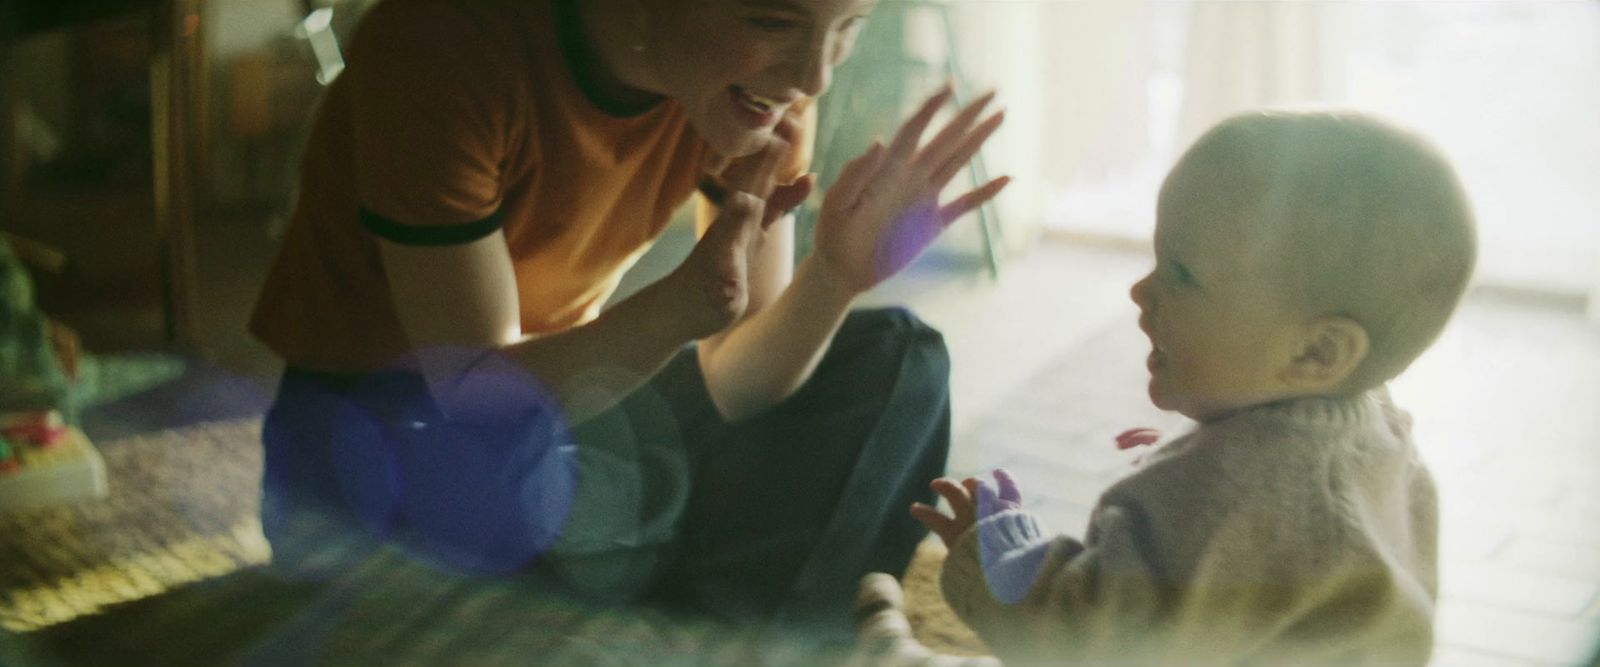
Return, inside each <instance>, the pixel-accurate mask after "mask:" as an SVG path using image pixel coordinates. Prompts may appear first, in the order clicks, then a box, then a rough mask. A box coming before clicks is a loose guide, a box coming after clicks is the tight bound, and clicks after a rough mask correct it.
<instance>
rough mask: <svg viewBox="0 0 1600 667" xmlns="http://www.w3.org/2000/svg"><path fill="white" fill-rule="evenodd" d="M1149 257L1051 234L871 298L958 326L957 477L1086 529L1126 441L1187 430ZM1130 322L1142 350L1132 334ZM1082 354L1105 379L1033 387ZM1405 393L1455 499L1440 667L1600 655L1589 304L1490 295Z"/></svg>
mask: <svg viewBox="0 0 1600 667" xmlns="http://www.w3.org/2000/svg"><path fill="white" fill-rule="evenodd" d="M1148 261H1149V260H1148V259H1147V258H1145V257H1143V256H1140V255H1137V254H1125V253H1117V252H1111V251H1107V250H1103V249H1102V250H1096V249H1090V248H1085V247H1078V246H1072V245H1067V244H1063V243H1060V242H1054V243H1045V244H1043V245H1041V246H1040V247H1039V248H1038V249H1037V250H1034V251H1032V252H1030V253H1028V254H1027V255H1025V256H1022V257H1014V258H1011V259H1010V260H1008V262H1007V263H1006V264H1005V265H1004V267H1003V269H1004V270H1003V273H1002V276H1001V278H1000V279H999V280H997V281H996V280H990V279H989V278H988V277H987V276H986V275H984V274H983V273H982V272H981V271H979V270H976V269H974V268H970V267H969V268H966V269H964V270H957V271H952V270H948V269H941V268H938V262H937V261H929V262H923V263H922V264H919V265H918V266H916V267H913V268H914V269H915V270H913V271H911V272H909V273H908V274H907V275H906V276H904V277H903V278H897V279H896V280H894V281H892V282H891V283H889V284H887V285H885V286H884V288H882V289H880V290H879V291H877V292H876V293H874V294H873V295H870V298H868V299H867V300H866V303H869V304H870V303H891V302H901V303H907V304H910V305H911V306H912V307H913V308H914V310H915V311H916V312H917V313H918V314H919V315H921V316H922V317H923V319H925V320H927V321H928V322H930V323H932V324H933V325H935V326H936V327H939V328H940V329H941V330H942V331H944V333H945V336H946V341H947V343H948V344H949V346H950V349H951V356H952V360H953V361H952V363H953V368H952V393H953V396H954V401H955V408H954V410H955V412H954V415H955V416H954V419H955V433H956V441H955V445H954V451H953V452H952V455H951V465H950V467H951V470H952V472H954V473H957V474H966V473H970V472H976V471H979V470H986V469H988V468H991V467H993V466H995V465H1006V466H1008V467H1010V468H1012V469H1013V470H1019V469H1020V470H1022V471H1023V472H1022V475H1023V476H1024V477H1025V479H1024V481H1026V478H1027V477H1035V478H1038V479H1040V480H1045V479H1049V480H1052V481H1053V482H1055V483H1053V484H1051V485H1049V487H1048V488H1049V489H1051V491H1050V492H1048V493H1044V494H1042V495H1039V497H1038V499H1037V501H1036V504H1037V506H1038V507H1039V509H1041V510H1042V511H1044V512H1045V513H1047V514H1048V515H1049V517H1050V518H1051V519H1052V524H1053V525H1055V526H1057V527H1059V528H1061V529H1063V530H1075V529H1078V528H1079V527H1081V526H1082V522H1083V520H1084V518H1085V517H1086V516H1087V511H1088V508H1089V506H1090V505H1092V503H1093V502H1094V499H1095V496H1096V495H1097V493H1098V490H1099V489H1101V488H1103V487H1104V486H1105V484H1106V483H1108V482H1109V481H1110V480H1111V479H1114V478H1115V477H1116V476H1117V475H1119V474H1120V470H1121V469H1122V462H1123V458H1121V454H1120V453H1118V452H1116V451H1115V450H1114V449H1113V448H1112V447H1111V445H1110V440H1109V438H1110V436H1111V435H1112V434H1114V433H1116V432H1117V431H1119V430H1121V428H1125V427H1128V426H1134V425H1146V424H1147V425H1156V426H1162V427H1167V428H1172V427H1177V426H1181V419H1176V418H1173V417H1171V416H1163V415H1161V414H1160V413H1157V412H1154V411H1153V409H1150V408H1148V407H1147V406H1146V405H1145V404H1144V397H1143V391H1142V384H1143V377H1142V373H1143V368H1142V355H1143V354H1144V352H1143V345H1144V343H1143V338H1142V336H1141V335H1140V334H1139V333H1138V330H1137V329H1136V327H1135V325H1134V321H1135V320H1134V318H1135V312H1136V311H1135V309H1134V307H1133V306H1132V304H1131V303H1129V302H1128V299H1127V288H1128V286H1129V285H1131V284H1132V283H1133V281H1134V280H1135V279H1136V278H1137V277H1139V276H1140V275H1142V273H1143V272H1144V271H1145V270H1146V268H1147V265H1148ZM1118 327H1121V328H1122V330H1125V331H1126V332H1127V335H1128V336H1129V337H1133V338H1134V339H1135V341H1134V342H1135V344H1124V343H1122V342H1118V341H1120V340H1121V339H1120V337H1119V336H1117V335H1116V333H1115V332H1116V331H1117V328H1118ZM1130 350H1133V352H1131V353H1130ZM1095 355H1122V356H1129V357H1131V358H1129V359H1127V360H1126V361H1125V362H1124V360H1122V359H1120V358H1119V359H1115V360H1110V361H1108V360H1106V359H1103V358H1096V357H1095ZM1072 358H1079V359H1086V360H1087V359H1094V360H1095V361H1096V363H1095V364H1093V368H1095V369H1098V370H1100V371H1102V372H1100V373H1098V374H1097V375H1098V376H1096V377H1061V378H1050V379H1048V380H1043V381H1038V382H1033V383H1029V386H1030V387H1032V388H1033V389H1032V390H1031V391H1023V392H1019V391H1017V389H1018V387H1020V386H1021V385H1022V384H1023V383H1024V382H1025V381H1026V380H1028V379H1030V378H1033V377H1034V376H1035V374H1037V373H1039V372H1040V371H1041V370H1045V369H1047V368H1050V367H1061V366H1062V361H1061V360H1063V359H1066V360H1067V361H1066V365H1067V367H1069V368H1070V367H1071V366H1072V361H1071V359H1072ZM1107 368H1112V369H1117V370H1115V372H1113V373H1105V372H1103V371H1105V369H1107ZM1064 375H1072V374H1071V373H1066V374H1064ZM1040 387H1044V389H1043V390H1042V391H1041V390H1040V389H1039V388H1040ZM1392 389H1393V392H1394V395H1395V398H1396V401H1397V402H1399V403H1400V404H1401V405H1402V407H1405V408H1406V409H1407V410H1409V411H1410V412H1411V413H1412V415H1413V417H1414V418H1415V433H1416V436H1417V439H1418V442H1419V446H1420V448H1421V449H1422V452H1423V456H1424V457H1425V459H1426V460H1427V461H1428V463H1429V465H1430V467H1431V468H1432V470H1433V472H1434V474H1435V476H1436V477H1437V479H1438V484H1439V489H1440V498H1441V500H1440V505H1441V513H1442V525H1441V556H1440V561H1441V562H1440V570H1441V588H1442V595H1441V600H1440V604H1439V609H1438V616H1437V619H1436V630H1437V638H1438V649H1437V651H1436V655H1435V658H1434V661H1433V664H1434V665H1438V666H1441V667H1455V666H1458V665H1460V666H1463V667H1465V666H1472V665H1515V666H1530V667H1532V666H1538V667H1543V666H1547V665H1581V664H1589V662H1588V661H1589V660H1590V659H1591V657H1592V656H1593V654H1594V652H1595V651H1596V649H1597V647H1600V328H1596V327H1595V326H1594V325H1592V324H1588V323H1586V322H1585V321H1584V318H1583V317H1582V316H1581V315H1580V314H1578V313H1575V312H1569V311H1563V310H1560V309H1555V308H1552V307H1550V306H1540V305H1529V304H1523V303H1518V302H1516V301H1515V300H1513V299H1510V298H1507V297H1497V296H1494V295H1492V294H1486V293H1475V294H1474V295H1473V296H1471V297H1469V298H1468V300H1467V302H1466V303H1465V304H1464V305H1463V307H1462V309H1461V311H1460V313H1459V314H1458V316H1457V318H1456V319H1455V320H1454V321H1453V323H1452V324H1451V325H1450V327H1449V328H1448V329H1447V330H1446V331H1445V333H1444V334H1443V335H1442V336H1441V338H1440V340H1439V341H1438V343H1437V344H1436V345H1435V346H1434V347H1433V348H1432V349H1431V350H1430V351H1429V352H1428V353H1427V354H1425V355H1424V356H1423V357H1422V358H1421V359H1419V360H1418V361H1417V363H1416V364H1415V365H1414V366H1413V367H1412V368H1411V369H1410V370H1409V371H1408V372H1407V373H1406V374H1405V375H1404V376H1402V377H1401V378H1400V379H1399V380H1398V381H1396V382H1395V383H1394V384H1393V387H1392ZM1041 394H1042V395H1041ZM1034 401H1044V402H1046V403H1050V402H1056V403H1060V404H1065V405H1070V406H1073V409H1061V410H1055V411H1052V410H1050V409H1040V406H1038V405H1033V404H1032V402H1034ZM1085 402H1090V403H1092V405H1089V406H1088V407H1085ZM1127 403H1138V404H1139V405H1138V406H1134V407H1130V406H1128V405H1126V404H1127ZM1102 408H1103V409H1102ZM1041 415H1043V416H1042V417H1041ZM1085 415H1090V417H1085ZM1094 415H1106V416H1107V417H1106V419H1096V418H1094V417H1093V416H1094ZM1135 422H1136V423H1135ZM1035 486H1038V485H1035Z"/></svg>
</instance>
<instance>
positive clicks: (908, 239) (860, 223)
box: [816, 84, 1011, 293]
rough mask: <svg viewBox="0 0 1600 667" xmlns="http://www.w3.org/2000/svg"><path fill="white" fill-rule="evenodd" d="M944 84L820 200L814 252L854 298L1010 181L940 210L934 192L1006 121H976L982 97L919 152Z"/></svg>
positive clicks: (945, 94)
mask: <svg viewBox="0 0 1600 667" xmlns="http://www.w3.org/2000/svg"><path fill="white" fill-rule="evenodd" d="M951 94H952V91H951V88H950V86H949V85H948V84H947V85H946V86H945V87H944V88H942V89H940V90H939V92H937V93H934V94H933V96H931V97H929V98H928V100H927V101H926V102H924V103H923V104H922V107H921V108H919V109H918V110H917V112H916V113H915V114H913V115H912V116H911V117H910V118H909V119H907V120H906V122H905V124H903V125H901V126H900V129H899V131H898V132H896V133H895V136H894V139H893V141H891V142H890V143H889V145H888V146H884V145H883V144H882V143H880V142H874V143H873V145H872V146H871V147H870V148H868V149H867V151H866V152H865V153H863V154H862V155H861V156H860V157H857V158H856V159H854V160H852V161H850V163H849V164H846V165H845V167H844V169H843V170H841V171H840V173H839V178H838V180H837V181H836V182H835V183H834V184H833V186H832V187H830V188H829V189H828V192H827V194H826V195H825V196H824V198H823V201H822V213H821V217H820V219H819V220H818V222H817V230H816V252H817V256H818V258H819V259H820V260H822V262H823V263H824V264H825V266H827V268H828V269H829V270H830V271H831V272H832V273H833V274H834V275H835V276H836V277H838V278H839V279H841V280H842V281H843V283H844V284H845V285H846V286H847V287H849V288H850V289H852V290H853V291H855V292H857V293H859V292H864V291H866V290H868V289H870V288H872V287H873V286H874V285H877V284H878V283H879V282H882V281H883V280H884V279H886V278H888V277H890V276H892V275H894V274H895V273H897V272H899V271H900V269H902V268H905V266H906V265H907V264H910V263H911V260H913V259H915V258H916V257H917V255H918V254H920V253H921V252H922V251H923V249H925V248H927V247H928V245H929V244H931V243H933V241H934V239H936V238H938V236H939V233H940V232H943V231H944V229H945V227H947V226H949V225H950V223H951V222H954V221H955V220H956V219H957V218H960V217H961V216H962V215H965V214H966V213H967V212H969V211H971V210H973V209H974V208H977V207H978V206H980V205H982V204H983V203H984V202H986V201H989V200H990V199H993V198H994V196H995V195H997V194H999V193H1000V190H1001V189H1003V188H1004V187H1005V186H1006V184H1007V183H1009V182H1010V180H1011V179H1010V177H1009V176H1002V177H1000V178H996V179H994V180H992V181H989V182H988V183H985V184H983V185H981V186H979V187H978V188H976V189H974V190H971V191H969V192H967V193H966V194H964V195H962V196H960V197H957V198H956V199H955V200H953V201H951V202H950V203H948V204H945V205H943V206H940V205H939V193H940V191H941V190H943V189H944V187H945V185H947V184H949V183H950V180H951V179H952V178H954V177H955V175H956V174H957V173H959V172H960V171H961V169H962V167H965V166H966V164H967V162H968V161H970V160H971V159H972V156H973V155H976V154H977V152H978V149H979V148H980V147H982V146H983V144H984V142H985V141H987V140H988V139H989V137H990V136H991V135H993V134H994V131H995V129H996V128H998V127H1000V123H1001V122H1003V121H1004V120H1005V112H1004V111H1003V110H1002V111H998V112H995V113H994V114H991V115H990V116H989V117H988V118H985V119H984V120H983V121H982V122H979V121H978V116H979V115H980V114H981V113H982V112H983V110H984V107H985V106H987V105H988V104H989V102H990V101H991V100H992V99H993V98H994V93H989V94H987V95H984V96H983V97H980V98H978V99H977V100H975V101H973V102H972V103H970V104H968V105H967V106H966V107H965V108H963V109H961V110H960V111H958V112H957V113H956V115H955V116H954V117H953V118H951V119H950V122H949V123H948V124H947V125H945V127H944V128H943V129H942V130H940V131H939V133H938V134H937V135H935V136H934V137H933V139H932V140H930V141H929V142H928V143H927V145H925V146H922V147H920V148H919V147H918V144H919V143H920V142H921V140H922V134H923V132H924V131H925V130H927V128H928V125H929V123H931V122H932V120H933V117H934V115H935V114H937V113H938V111H939V108H940V107H942V106H944V104H945V103H946V102H948V101H949V100H950V96H951Z"/></svg>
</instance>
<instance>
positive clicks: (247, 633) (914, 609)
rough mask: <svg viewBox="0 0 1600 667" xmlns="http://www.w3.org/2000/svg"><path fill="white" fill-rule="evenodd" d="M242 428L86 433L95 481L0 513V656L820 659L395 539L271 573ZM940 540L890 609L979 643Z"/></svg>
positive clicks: (252, 458)
mask: <svg viewBox="0 0 1600 667" xmlns="http://www.w3.org/2000/svg"><path fill="white" fill-rule="evenodd" d="M260 428H261V424H260V420H259V419H256V418H248V419H237V420H227V421H219V422H212V423H205V424H199V425H194V426H188V427H184V428H180V429H172V430H167V431H162V432H158V433H153V434H148V435H142V436H136V437H131V438H125V439H120V440H113V441H109V442H102V443H98V446H99V448H100V450H101V452H102V455H103V456H104V458H105V462H106V469H107V476H108V478H109V482H110V487H111V493H110V495H109V496H108V497H107V498H105V499H102V500H97V501H90V502H85V503H78V504H73V505H60V506H51V507H43V508H36V509H29V510H23V511H17V512H10V513H4V514H0V631H4V633H10V634H9V635H6V634H0V640H4V641H0V663H3V664H7V665H11V664H106V663H115V664H150V665H157V664H160V665H171V664H212V663H218V662H240V661H243V662H253V661H254V662H263V663H269V664H276V663H280V662H283V661H288V662H297V661H299V659H300V658H306V659H307V660H309V661H311V662H323V661H328V660H332V661H334V662H339V661H340V660H356V661H361V662H368V661H370V659H371V658H373V657H374V656H382V658H383V661H384V663H385V664H401V663H418V664H423V663H429V662H439V661H445V662H452V663H462V662H478V661H481V662H486V663H498V662H505V661H508V660H510V661H515V660H514V656H526V655H539V656H541V660H540V663H541V664H574V665H586V664H650V665H656V664H686V665H689V664H693V665H718V664H727V665H740V664H752V659H753V658H752V655H751V651H754V650H759V651H760V662H761V663H763V664H786V663H787V664H814V663H816V662H819V661H823V657H822V656H819V655H817V654H815V653H810V652H808V651H814V649H812V648H808V647H804V646H799V645H795V646H790V647H788V648H786V645H785V644H784V643H783V642H781V641H778V642H774V641H773V640H772V638H770V637H756V636H750V635H742V634H740V633H736V632H730V631H729V630H728V629H727V628H725V627H720V626H719V627H713V626H710V625H708V624H704V623H697V622H694V621H690V620H685V619H676V618H669V617H667V616H665V615H664V614H660V613H656V612H651V611H637V610H628V611H626V612H624V611H621V610H615V609H600V608H594V607H589V606H586V605H584V604H581V603H577V602H574V601H566V600H552V599H549V598H548V596H542V595H537V594H531V593H530V592H529V591H528V590H527V589H526V588H524V587H522V586H521V585H519V584H518V583H517V582H514V581H496V580H485V579H483V578H467V577H457V576H453V575H451V574H450V573H444V572H439V571H437V570H433V569H429V568H426V567H424V566H421V565H418V564H416V563H414V562H411V561H410V559H407V558H405V557H403V556H400V555H398V554H384V555H381V556H380V557H379V558H376V559H374V560H373V562H371V563H369V564H367V565H365V566H363V567H362V568H361V570H360V571H359V572H356V573H353V574H352V575H350V576H349V577H346V578H344V579H343V580H341V581H339V582H336V583H334V584H331V585H330V584H326V583H321V584H312V583H307V582H295V581H286V580H283V579H281V578H279V577H277V576H275V575H273V574H271V573H269V572H268V571H267V570H265V569H264V568H262V567H259V566H261V565H263V564H264V563H266V562H267V560H268V559H269V558H270V549H269V546H268V545H267V543H266V541H265V539H264V538H262V536H261V527H260V524H259V523H258V521H257V519H256V516H257V511H258V506H259V505H258V489H259V480H260V474H261V452H260V439H259V438H260ZM943 556H944V550H943V547H942V546H940V545H938V544H937V543H936V542H933V541H930V542H926V543H924V544H923V546H922V547H921V548H920V549H919V550H918V551H917V555H916V558H915V560H914V562H913V563H912V565H911V568H910V571H909V572H908V574H907V577H906V601H907V608H906V612H907V616H908V617H909V618H911V620H912V622H913V623H914V624H916V626H917V630H918V636H919V638H920V639H921V640H922V641H923V642H924V643H926V644H927V645H929V646H931V647H937V648H939V649H940V650H942V651H945V652H950V653H958V654H964V655H974V654H983V653H986V651H985V650H984V649H983V646H982V644H981V642H978V641H977V639H976V637H974V636H973V635H972V633H971V632H970V631H969V630H967V629H966V628H965V626H963V625H961V623H960V622H959V620H957V619H956V618H955V616H954V614H953V613H952V612H951V611H950V610H949V608H948V607H945V606H944V605H943V601H942V598H941V597H940V596H939V592H938V573H939V567H940V565H941V564H942V562H943ZM756 647H759V649H757V648H756ZM786 650H787V651H789V652H790V654H791V655H788V656H787V657H785V654H784V651H786ZM297 651H312V652H313V653H312V654H307V655H297V654H296V652H297ZM131 656H136V657H131ZM643 656H648V658H647V659H646V658H644V657H643ZM833 657H837V656H833Z"/></svg>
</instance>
